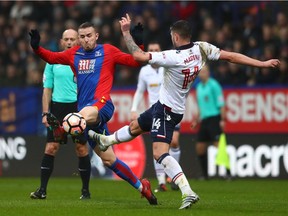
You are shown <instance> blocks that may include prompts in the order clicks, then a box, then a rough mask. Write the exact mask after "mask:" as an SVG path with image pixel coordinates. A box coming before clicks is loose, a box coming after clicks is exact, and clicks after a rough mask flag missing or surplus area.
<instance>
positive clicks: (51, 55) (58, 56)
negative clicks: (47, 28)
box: [29, 29, 73, 65]
mask: <svg viewBox="0 0 288 216" xmlns="http://www.w3.org/2000/svg"><path fill="white" fill-rule="evenodd" d="M29 35H30V38H31V39H30V45H31V47H32V48H33V51H34V53H36V54H37V55H38V56H39V57H40V58H41V59H43V60H44V61H46V62H48V63H49V64H64V65H69V63H70V59H71V50H70V49H69V50H66V51H64V52H52V51H50V50H46V49H44V48H43V47H40V46H39V44H40V40H41V37H40V34H39V32H38V30H37V29H32V30H31V31H30V32H29ZM71 49H73V48H71Z"/></svg>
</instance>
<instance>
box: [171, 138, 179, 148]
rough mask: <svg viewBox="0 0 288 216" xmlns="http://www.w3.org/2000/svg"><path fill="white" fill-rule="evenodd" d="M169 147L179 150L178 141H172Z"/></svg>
mask: <svg viewBox="0 0 288 216" xmlns="http://www.w3.org/2000/svg"><path fill="white" fill-rule="evenodd" d="M170 147H171V148H179V141H178V140H177V139H172V141H171V144H170Z"/></svg>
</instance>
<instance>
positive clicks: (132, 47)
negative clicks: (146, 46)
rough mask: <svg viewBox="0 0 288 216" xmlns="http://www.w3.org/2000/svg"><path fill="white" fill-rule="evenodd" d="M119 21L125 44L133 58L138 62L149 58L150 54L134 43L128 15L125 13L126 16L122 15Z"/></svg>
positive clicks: (146, 60)
mask: <svg viewBox="0 0 288 216" xmlns="http://www.w3.org/2000/svg"><path fill="white" fill-rule="evenodd" d="M119 23H120V26H121V31H122V34H123V38H124V41H125V43H126V46H127V48H128V50H129V52H130V53H131V54H132V55H133V57H134V59H135V60H136V61H138V62H148V61H149V60H150V58H151V55H150V54H149V53H148V52H144V51H143V50H141V49H140V48H139V46H138V45H136V43H135V42H134V40H133V38H132V36H131V34H130V24H131V19H130V17H129V15H128V14H126V17H122V19H121V20H120V21H119Z"/></svg>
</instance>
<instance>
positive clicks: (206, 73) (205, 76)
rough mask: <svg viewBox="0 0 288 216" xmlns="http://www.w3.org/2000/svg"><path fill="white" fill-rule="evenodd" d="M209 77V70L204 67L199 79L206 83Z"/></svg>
mask: <svg viewBox="0 0 288 216" xmlns="http://www.w3.org/2000/svg"><path fill="white" fill-rule="evenodd" d="M209 76H210V73H209V68H208V67H206V66H204V67H203V68H202V69H201V71H200V73H199V75H198V77H199V79H200V80H201V81H202V82H206V81H207V80H208V79H209Z"/></svg>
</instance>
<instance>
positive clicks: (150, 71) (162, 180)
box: [131, 41, 181, 192]
mask: <svg viewBox="0 0 288 216" xmlns="http://www.w3.org/2000/svg"><path fill="white" fill-rule="evenodd" d="M147 51H148V52H160V51H161V47H160V44H159V43H158V42H156V41H151V42H149V43H148V45H147ZM163 74H164V68H163V67H159V66H158V65H150V64H147V65H145V66H143V67H142V68H141V70H140V73H139V77H138V84H137V89H136V92H135V94H134V97H133V102H132V108H131V120H135V119H137V118H138V113H137V108H138V106H139V104H140V102H141V101H142V99H143V96H144V92H145V91H147V92H148V99H149V106H150V107H151V106H152V105H153V104H154V103H156V102H157V101H158V98H159V90H160V87H161V84H162V82H163ZM179 130H180V124H178V125H177V126H176V127H175V129H174V132H173V137H172V142H171V144H170V149H169V154H170V155H171V156H172V157H174V158H175V160H177V162H178V163H179V160H180V154H181V151H180V145H179V135H180V132H179ZM154 168H155V173H156V177H157V180H158V187H157V188H156V189H155V190H154V191H155V192H159V191H167V187H166V174H165V172H164V167H163V166H162V165H161V164H159V163H157V161H156V160H154ZM171 189H172V190H178V189H179V188H178V186H177V185H175V184H174V182H173V181H171Z"/></svg>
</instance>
